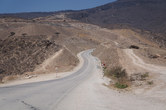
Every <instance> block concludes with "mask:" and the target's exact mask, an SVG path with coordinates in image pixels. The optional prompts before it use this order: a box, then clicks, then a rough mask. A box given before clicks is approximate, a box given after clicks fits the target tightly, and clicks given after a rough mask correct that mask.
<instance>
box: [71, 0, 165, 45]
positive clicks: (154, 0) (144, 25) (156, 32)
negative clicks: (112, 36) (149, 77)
mask: <svg viewBox="0 0 166 110" xmlns="http://www.w3.org/2000/svg"><path fill="white" fill-rule="evenodd" d="M165 12H166V1H165V0H117V1H116V2H113V3H109V4H106V5H103V6H99V7H96V8H92V9H87V10H81V11H77V12H72V13H70V14H69V15H68V17H70V18H72V19H76V20H79V21H82V22H86V23H92V24H96V25H99V26H102V27H107V28H111V29H112V28H114V29H124V28H125V29H132V30H134V31H137V32H139V33H142V34H143V35H145V37H147V38H148V39H150V40H153V41H155V42H158V43H159V44H160V45H162V46H164V45H165V44H166V36H165V35H166V31H165V30H166V21H165V19H166V14H165Z"/></svg>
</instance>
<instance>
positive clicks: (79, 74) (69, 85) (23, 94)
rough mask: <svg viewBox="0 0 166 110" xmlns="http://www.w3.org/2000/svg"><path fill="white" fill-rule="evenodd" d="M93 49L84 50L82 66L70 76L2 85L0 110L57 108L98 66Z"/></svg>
mask: <svg viewBox="0 0 166 110" xmlns="http://www.w3.org/2000/svg"><path fill="white" fill-rule="evenodd" d="M92 51H93V50H87V51H84V52H82V54H81V57H82V58H83V60H84V63H83V65H82V67H81V68H80V69H79V70H78V71H76V72H75V73H73V74H71V75H70V76H67V77H64V78H61V79H57V80H50V81H43V82H36V83H29V84H22V85H15V86H9V87H0V110H55V108H57V107H58V105H59V103H60V102H63V99H64V98H65V97H66V96H67V95H68V94H70V93H71V92H72V91H73V90H74V89H75V88H76V87H77V86H78V85H79V84H80V83H82V82H85V81H86V80H87V79H88V77H90V76H91V74H92V70H93V68H95V67H96V64H95V60H96V59H95V58H94V57H93V56H91V52H92Z"/></svg>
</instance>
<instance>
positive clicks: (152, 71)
mask: <svg viewBox="0 0 166 110" xmlns="http://www.w3.org/2000/svg"><path fill="white" fill-rule="evenodd" d="M123 51H124V53H125V55H127V56H128V57H127V56H126V57H125V58H126V60H128V63H127V62H125V64H123V63H124V61H122V64H123V65H125V68H126V69H128V70H129V73H130V74H134V72H138V73H141V72H148V73H149V79H148V80H150V81H153V82H154V84H153V85H151V86H150V85H148V84H145V85H142V86H140V87H135V88H134V89H133V92H134V94H138V95H142V96H144V97H148V98H149V99H151V100H155V101H158V102H161V103H166V92H165V91H166V80H165V79H166V67H164V66H158V65H154V64H148V63H145V62H144V61H143V60H142V59H141V58H140V57H138V56H137V55H136V54H135V53H134V51H133V50H131V49H124V50H123Z"/></svg>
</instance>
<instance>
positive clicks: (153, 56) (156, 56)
mask: <svg viewBox="0 0 166 110" xmlns="http://www.w3.org/2000/svg"><path fill="white" fill-rule="evenodd" d="M159 57H161V56H160V55H159V54H155V55H150V56H149V58H159Z"/></svg>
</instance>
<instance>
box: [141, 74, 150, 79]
mask: <svg viewBox="0 0 166 110" xmlns="http://www.w3.org/2000/svg"><path fill="white" fill-rule="evenodd" d="M147 77H149V73H144V74H141V79H142V80H145V79H146V78H147Z"/></svg>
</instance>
